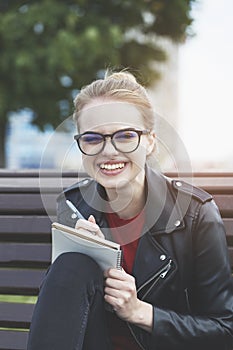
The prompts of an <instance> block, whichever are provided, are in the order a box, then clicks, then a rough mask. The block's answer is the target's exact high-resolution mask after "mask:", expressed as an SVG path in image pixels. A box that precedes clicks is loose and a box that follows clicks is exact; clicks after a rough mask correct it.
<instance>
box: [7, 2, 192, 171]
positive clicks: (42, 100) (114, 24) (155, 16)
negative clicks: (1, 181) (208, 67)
mask: <svg viewBox="0 0 233 350" xmlns="http://www.w3.org/2000/svg"><path fill="white" fill-rule="evenodd" d="M194 1H195V0H96V1H93V0H67V1H61V0H30V1H29V0H28V1H27V0H24V1H22V0H21V1H17V0H8V1H7V0H5V1H4V2H2V3H1V4H0V140H1V144H0V149H3V145H4V135H5V128H6V122H7V117H8V115H9V113H10V112H11V111H19V110H21V109H24V108H30V109H31V110H32V111H33V113H34V116H35V118H34V123H36V124H37V125H39V126H40V127H42V128H43V126H44V125H45V124H48V123H50V124H52V125H58V124H59V123H60V122H61V120H63V119H64V118H65V117H67V116H68V115H69V114H70V113H71V112H72V108H73V102H72V101H73V97H74V94H75V93H76V92H77V91H78V89H80V87H81V86H83V85H85V84H87V83H89V82H90V81H91V80H93V79H95V78H97V77H100V76H101V75H102V74H103V71H104V70H106V68H108V67H109V66H110V67H117V68H121V67H129V68H130V69H131V70H132V71H134V72H136V73H137V72H140V74H141V76H143V78H144V79H145V80H144V81H146V83H147V85H150V84H151V83H152V82H153V81H155V79H157V78H158V76H159V75H158V72H156V71H155V69H154V67H153V68H152V65H151V63H152V62H155V61H163V60H165V58H166V53H165V52H164V51H163V50H162V49H161V47H160V46H159V44H158V43H157V40H156V39H157V37H158V36H165V37H168V38H171V39H172V40H175V41H177V42H179V41H183V40H184V39H185V38H186V36H187V34H188V30H189V27H190V24H191V23H192V18H191V15H190V11H191V5H192V3H193V2H194ZM136 75H137V74H136ZM138 78H139V79H140V75H139V77H138ZM3 164H4V157H3V154H1V155H0V166H3Z"/></svg>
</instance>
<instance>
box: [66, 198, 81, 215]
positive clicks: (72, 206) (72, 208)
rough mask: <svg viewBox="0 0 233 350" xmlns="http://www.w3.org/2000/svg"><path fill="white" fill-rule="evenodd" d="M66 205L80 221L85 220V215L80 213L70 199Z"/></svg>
mask: <svg viewBox="0 0 233 350" xmlns="http://www.w3.org/2000/svg"><path fill="white" fill-rule="evenodd" d="M66 204H67V205H68V207H69V208H70V209H71V210H72V212H73V213H74V214H75V215H76V218H78V219H85V218H84V217H83V215H82V214H81V213H80V211H79V210H78V209H77V208H76V207H75V206H74V204H73V203H72V202H71V201H70V200H69V199H67V200H66ZM73 219H74V218H73Z"/></svg>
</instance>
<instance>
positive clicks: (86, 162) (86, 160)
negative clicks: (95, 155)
mask: <svg viewBox="0 0 233 350" xmlns="http://www.w3.org/2000/svg"><path fill="white" fill-rule="evenodd" d="M82 163H83V167H84V169H85V171H86V172H87V173H88V174H89V175H91V174H90V173H91V169H93V163H94V159H92V157H88V156H85V155H83V156H82Z"/></svg>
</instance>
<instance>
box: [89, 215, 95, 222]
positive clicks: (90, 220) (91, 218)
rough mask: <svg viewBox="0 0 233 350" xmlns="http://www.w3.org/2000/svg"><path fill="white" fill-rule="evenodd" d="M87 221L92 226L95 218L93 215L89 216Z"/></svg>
mask: <svg viewBox="0 0 233 350" xmlns="http://www.w3.org/2000/svg"><path fill="white" fill-rule="evenodd" d="M88 221H89V222H92V223H93V224H96V221H95V217H94V216H93V215H90V216H89V218H88Z"/></svg>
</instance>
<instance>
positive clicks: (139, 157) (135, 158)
mask: <svg viewBox="0 0 233 350" xmlns="http://www.w3.org/2000/svg"><path fill="white" fill-rule="evenodd" d="M146 158H147V150H146V148H145V147H144V146H143V145H140V146H139V147H138V149H137V150H136V152H135V153H134V154H132V157H131V160H132V162H133V163H134V164H135V166H137V167H138V168H140V169H142V168H144V167H145V163H146Z"/></svg>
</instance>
